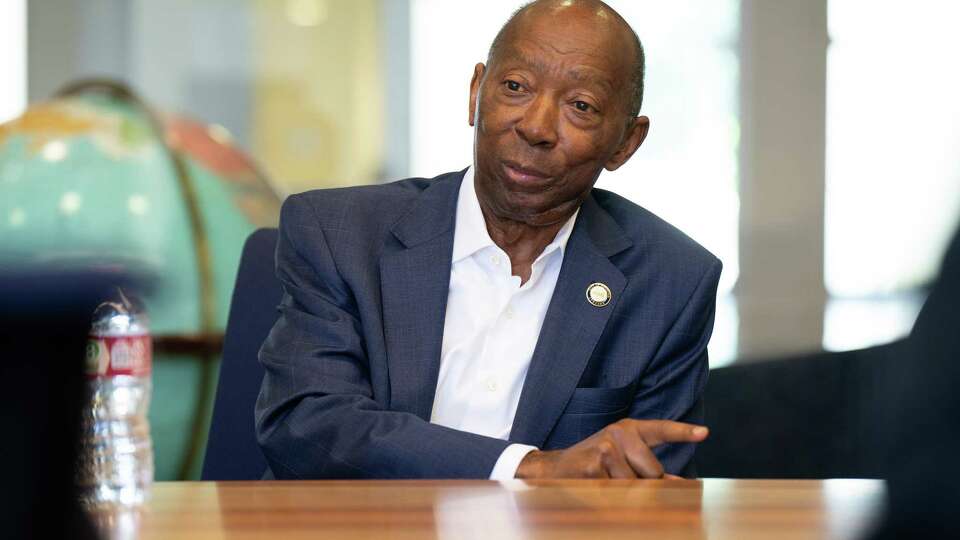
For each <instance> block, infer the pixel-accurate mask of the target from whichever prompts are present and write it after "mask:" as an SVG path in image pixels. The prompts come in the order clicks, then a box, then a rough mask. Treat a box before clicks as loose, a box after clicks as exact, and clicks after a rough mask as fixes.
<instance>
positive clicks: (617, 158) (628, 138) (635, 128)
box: [604, 116, 650, 171]
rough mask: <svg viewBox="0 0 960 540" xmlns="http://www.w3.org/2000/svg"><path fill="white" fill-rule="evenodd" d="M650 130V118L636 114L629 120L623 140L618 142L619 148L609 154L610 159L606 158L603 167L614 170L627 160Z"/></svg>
mask: <svg viewBox="0 0 960 540" xmlns="http://www.w3.org/2000/svg"><path fill="white" fill-rule="evenodd" d="M649 131H650V119H649V118H647V117H646V116H638V117H636V118H634V119H633V120H631V121H630V126H629V127H628V128H627V133H626V134H625V135H624V137H623V142H622V143H620V148H618V149H617V151H616V152H615V153H614V154H613V155H612V156H610V159H609V160H607V163H606V164H605V165H604V168H605V169H607V170H608V171H615V170H617V169H619V168H620V166H621V165H623V164H624V163H626V162H627V160H629V159H630V157H631V156H633V153H634V152H636V151H637V148H640V145H641V144H643V140H644V139H646V138H647V132H649Z"/></svg>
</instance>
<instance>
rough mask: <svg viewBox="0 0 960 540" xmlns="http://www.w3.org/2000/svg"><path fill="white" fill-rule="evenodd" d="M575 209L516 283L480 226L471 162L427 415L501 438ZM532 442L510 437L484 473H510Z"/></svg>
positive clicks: (494, 477) (506, 430)
mask: <svg viewBox="0 0 960 540" xmlns="http://www.w3.org/2000/svg"><path fill="white" fill-rule="evenodd" d="M578 213H579V210H578V211H577V213H574V215H573V216H571V217H570V219H569V220H567V222H566V223H565V224H564V225H563V227H562V228H561V229H560V231H559V232H558V233H557V236H556V238H554V240H553V242H551V243H550V244H549V245H548V246H547V247H546V248H544V250H543V253H541V254H540V256H539V257H537V259H536V261H534V263H533V268H532V271H531V274H530V279H528V280H527V282H526V283H524V284H523V285H521V284H520V277H518V276H514V275H513V273H512V270H511V265H510V257H508V256H507V254H506V252H504V251H503V250H502V249H500V247H499V246H497V245H496V244H495V243H494V242H493V240H491V239H490V234H489V233H488V232H487V226H486V222H485V221H484V218H483V213H482V212H481V210H480V203H479V202H478V200H477V192H476V189H475V186H474V174H473V167H471V168H469V169H467V172H466V174H465V175H464V177H463V185H462V186H461V187H460V194H459V196H458V199H457V216H456V228H455V230H454V237H453V259H452V262H451V269H450V292H449V296H448V298H447V312H446V320H445V321H444V327H443V346H442V349H441V358H440V375H439V378H438V380H437V390H436V397H435V399H434V402H433V412H432V414H431V417H430V421H431V422H433V423H434V424H439V425H442V426H447V427H450V428H454V429H458V430H461V431H469V432H471V433H476V434H479V435H486V436H488V437H496V438H499V439H507V438H509V436H510V429H511V427H512V426H513V417H514V415H516V412H517V403H518V402H519V401H520V391H521V390H522V389H523V381H524V379H526V377H527V369H528V368H529V367H530V359H531V358H532V356H533V349H534V347H536V345H537V338H538V337H539V336H540V328H541V326H543V319H544V317H545V316H546V314H547V307H548V306H549V304H550V298H551V297H552V296H553V289H554V287H556V284H557V277H558V276H559V274H560V266H561V265H562V263H563V253H564V250H565V248H566V245H567V240H568V239H569V238H570V232H571V231H572V230H573V224H574V222H575V221H576V219H577V214H578ZM533 450H537V448H536V447H534V446H527V445H523V444H512V445H510V446H508V447H507V448H506V450H504V451H503V453H502V454H501V455H500V458H499V459H498V460H497V462H496V464H495V465H494V467H493V471H492V472H491V474H490V478H491V479H492V480H504V479H509V478H513V477H514V475H515V474H516V471H517V467H519V465H520V462H521V461H522V460H523V458H524V457H525V456H526V455H527V454H528V453H529V452H531V451H533Z"/></svg>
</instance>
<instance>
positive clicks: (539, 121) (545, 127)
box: [516, 94, 560, 148]
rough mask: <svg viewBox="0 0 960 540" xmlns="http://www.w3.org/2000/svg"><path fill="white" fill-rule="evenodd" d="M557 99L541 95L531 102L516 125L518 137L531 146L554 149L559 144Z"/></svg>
mask: <svg viewBox="0 0 960 540" xmlns="http://www.w3.org/2000/svg"><path fill="white" fill-rule="evenodd" d="M559 112H560V111H559V110H558V107H557V102H556V99H554V98H553V97H551V96H549V95H545V94H541V95H538V96H537V97H536V98H534V99H533V100H532V101H530V104H529V105H528V106H527V108H526V110H524V113H523V117H522V118H521V119H520V121H519V122H517V124H516V130H517V135H519V136H520V138H521V139H523V140H524V141H526V142H527V144H529V145H530V146H543V147H547V148H552V147H553V146H554V145H555V144H556V143H557V120H558V115H559Z"/></svg>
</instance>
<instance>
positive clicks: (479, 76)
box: [467, 62, 487, 127]
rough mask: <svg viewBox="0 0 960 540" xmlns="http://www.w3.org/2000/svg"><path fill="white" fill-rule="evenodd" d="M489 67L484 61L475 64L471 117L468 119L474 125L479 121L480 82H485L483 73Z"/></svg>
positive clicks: (471, 95)
mask: <svg viewBox="0 0 960 540" xmlns="http://www.w3.org/2000/svg"><path fill="white" fill-rule="evenodd" d="M486 70H487V67H486V66H485V65H483V62H481V63H479V64H477V65H475V66H473V78H472V79H470V118H468V119H467V121H468V122H469V123H470V127H474V125H475V124H476V121H477V99H478V98H479V97H480V83H482V82H483V73H484V72H485V71H486Z"/></svg>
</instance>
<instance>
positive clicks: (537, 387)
mask: <svg viewBox="0 0 960 540" xmlns="http://www.w3.org/2000/svg"><path fill="white" fill-rule="evenodd" d="M631 245H632V243H631V242H630V240H629V238H628V237H627V236H626V235H625V234H624V232H623V231H622V230H621V229H620V227H619V226H618V225H617V223H616V222H615V221H614V220H613V218H612V217H610V215H609V214H608V213H607V212H606V211H605V210H603V208H601V207H600V205H599V204H597V202H596V200H594V198H593V196H590V197H588V198H587V200H585V201H584V203H583V205H582V206H581V208H580V214H579V216H578V217H577V223H576V225H575V226H574V230H573V232H572V233H571V235H570V240H569V241H568V242H567V247H566V250H565V252H564V259H563V266H562V267H561V270H560V276H559V277H558V279H557V285H556V288H555V289H554V293H553V298H552V299H551V301H550V306H549V307H548V309H547V315H546V317H545V319H544V321H543V327H542V329H541V331H540V336H539V338H538V340H537V346H536V348H535V349H534V353H533V358H532V360H531V362H530V369H529V371H528V372H527V378H526V380H525V381H524V384H523V390H522V391H521V393H520V402H519V404H518V406H517V413H516V416H515V417H514V421H513V428H512V430H511V432H510V441H511V442H517V443H523V444H530V445H534V446H542V445H543V443H544V441H546V439H547V436H548V435H549V434H550V431H551V430H552V429H553V426H554V425H555V424H556V422H557V419H558V418H559V417H560V414H561V413H562V412H563V409H564V407H566V404H567V401H568V400H569V399H570V396H571V394H572V393H573V390H574V389H575V388H576V387H577V383H578V382H579V380H580V376H581V375H582V373H583V370H584V368H585V367H586V365H587V362H588V361H589V360H590V356H591V355H592V353H593V349H594V348H595V347H596V344H597V341H598V340H599V339H600V334H602V333H603V329H604V327H605V326H606V324H607V321H608V320H609V318H610V314H611V313H613V311H614V309H615V308H616V307H617V303H618V301H619V299H620V296H621V293H622V292H623V289H624V287H626V284H627V279H626V278H625V277H624V275H623V273H622V272H621V271H620V270H619V269H618V268H617V267H616V266H615V265H614V264H613V263H612V262H610V259H609V257H610V256H612V255H614V254H616V253H619V252H620V251H623V250H624V249H626V248H627V247H630V246H631ZM592 283H603V284H605V285H606V286H607V287H609V288H610V292H611V293H612V299H611V301H610V303H609V304H607V305H606V306H604V307H595V306H593V305H592V304H591V303H590V302H588V301H587V296H586V292H587V288H588V287H589V286H590V284H592Z"/></svg>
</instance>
